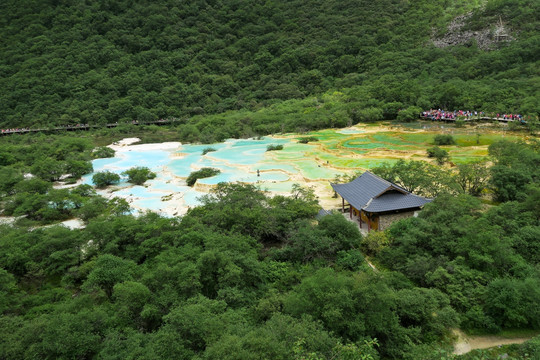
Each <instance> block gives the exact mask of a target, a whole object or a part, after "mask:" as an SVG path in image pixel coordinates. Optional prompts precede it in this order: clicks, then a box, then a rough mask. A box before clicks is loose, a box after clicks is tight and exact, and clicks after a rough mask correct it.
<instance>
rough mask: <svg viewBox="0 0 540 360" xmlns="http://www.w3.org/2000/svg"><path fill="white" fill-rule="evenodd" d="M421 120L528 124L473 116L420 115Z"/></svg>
mask: <svg viewBox="0 0 540 360" xmlns="http://www.w3.org/2000/svg"><path fill="white" fill-rule="evenodd" d="M420 119H424V120H431V121H442V122H456V121H458V120H461V121H465V122H470V121H498V122H502V123H511V122H517V123H521V124H526V123H527V122H526V121H525V120H517V119H510V118H501V117H489V116H471V117H468V118H463V117H454V118H446V117H442V118H436V117H435V116H431V115H425V116H424V115H420Z"/></svg>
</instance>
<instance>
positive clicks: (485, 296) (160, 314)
mask: <svg viewBox="0 0 540 360" xmlns="http://www.w3.org/2000/svg"><path fill="white" fill-rule="evenodd" d="M44 139H47V140H48V141H43V140H44ZM93 149H94V147H93V144H92V142H91V141H90V140H89V138H88V137H80V138H74V137H64V136H48V137H46V136H44V135H27V136H15V137H7V138H4V139H3V145H2V147H1V151H0V154H1V156H0V159H2V161H3V163H2V167H0V193H1V198H0V199H1V202H0V206H1V207H2V210H3V213H4V215H9V214H11V215H15V216H21V215H24V216H25V217H23V218H20V219H19V220H18V221H17V222H16V223H15V224H14V225H9V226H8V225H3V226H0V300H1V301H0V313H1V316H0V358H3V359H30V358H32V359H36V358H38V359H41V358H51V359H52V358H54V359H56V358H62V359H68V358H80V359H90V358H101V359H135V358H136V359H172V358H174V359H194V358H195V359H260V358H271V359H411V360H412V359H415V360H416V359H443V358H444V359H458V358H463V359H495V358H497V356H499V354H501V353H502V352H504V353H507V354H510V357H509V359H523V360H524V359H536V358H538V356H540V344H539V342H540V340H539V338H534V339H532V340H531V341H529V342H527V343H525V344H524V345H513V346H509V347H504V348H503V349H502V350H499V352H495V354H492V355H490V353H489V352H484V351H477V352H473V353H471V354H468V355H465V356H463V357H457V356H454V355H451V345H450V343H451V340H450V339H451V337H450V332H449V330H450V329H451V328H454V327H460V328H462V329H465V330H468V331H477V332H481V333H497V332H499V331H501V330H510V331H515V330H516V329H529V330H536V331H538V330H540V322H539V319H540V314H539V313H538V309H540V291H539V289H540V273H539V269H538V264H539V263H540V246H539V243H538V239H539V238H540V208H539V204H540V201H539V198H540V188H539V185H538V184H539V179H540V173H539V169H540V166H539V165H540V146H539V144H538V142H534V141H532V142H530V143H512V142H508V141H502V142H496V143H494V144H492V145H491V146H490V148H489V153H490V163H489V166H488V167H486V166H487V165H486V164H483V165H482V168H478V167H477V166H478V164H473V165H474V166H472V167H470V168H467V169H465V170H463V169H459V170H460V174H461V172H462V171H463V176H465V175H467V176H468V179H469V181H470V182H471V183H474V179H475V178H484V177H485V176H486V172H487V174H488V176H487V177H488V181H486V182H482V183H481V184H482V185H481V186H482V188H481V190H477V189H476V190H474V191H472V188H469V190H470V191H467V192H470V193H478V192H479V193H485V192H486V191H488V192H491V193H492V197H493V199H494V200H497V201H498V203H492V204H486V203H485V202H484V203H483V202H481V201H480V200H479V199H478V198H475V197H472V196H471V195H467V194H461V195H457V196H456V195H453V194H452V191H450V190H451V187H449V188H448V191H445V190H442V191H441V190H440V189H439V196H438V197H437V199H436V200H435V201H434V202H433V203H432V204H429V205H426V207H425V209H424V211H423V212H421V214H420V216H419V217H418V218H410V219H405V220H402V221H400V222H397V223H395V224H394V225H393V226H392V227H391V228H390V229H389V230H387V231H385V232H372V233H370V235H368V236H365V237H363V236H362V235H361V234H360V233H359V231H358V228H357V227H356V226H355V225H354V224H352V223H350V222H348V221H347V220H346V219H345V218H344V217H343V216H342V215H341V214H333V215H329V216H326V217H323V218H319V219H317V218H316V217H315V215H316V214H317V211H318V209H319V206H318V204H317V198H316V195H315V194H314V193H313V192H312V191H311V190H309V189H305V188H301V187H299V186H297V187H294V189H293V193H292V194H291V196H274V197H270V196H268V194H266V193H264V192H263V191H261V190H260V189H258V188H256V187H254V186H251V185H240V184H225V183H222V184H220V185H218V187H217V188H216V189H214V190H213V191H212V192H211V193H210V194H209V195H207V196H205V197H204V199H203V205H202V206H200V207H196V208H193V209H191V210H190V211H189V212H188V214H187V215H185V216H184V217H182V218H181V219H178V218H162V217H160V216H158V215H156V214H153V213H148V214H146V215H143V216H140V217H134V216H132V215H130V213H129V206H128V204H127V203H126V202H125V201H123V200H119V199H113V200H106V199H104V198H102V197H100V196H98V195H96V193H95V190H94V189H93V188H92V187H91V186H88V185H80V186H77V187H75V188H72V189H53V188H52V186H51V185H52V181H54V180H56V178H57V177H58V176H57V175H56V176H54V178H53V177H52V176H51V175H50V173H49V172H47V171H43V168H48V169H57V174H63V173H65V172H67V171H70V170H68V167H69V166H72V167H73V164H75V163H82V164H86V163H87V161H88V160H90V159H91V158H93V157H96V156H98V155H103V156H111V155H112V154H111V153H110V152H107V151H103V148H100V147H97V148H95V150H93ZM36 154H39V156H38V157H37V159H36V156H37V155H36ZM426 166H427V165H422V164H421V163H420V162H405V163H396V164H395V165H393V166H389V165H383V166H381V167H380V168H376V169H373V171H375V172H377V173H379V174H381V175H383V176H386V177H387V178H389V179H391V180H393V181H396V182H398V183H400V184H401V185H403V186H404V187H407V188H410V187H413V186H416V187H417V189H418V190H419V191H430V189H431V187H432V186H433V184H430V183H429V182H421V183H418V180H419V179H420V178H421V177H422V175H421V174H422V172H421V171H420V170H422V169H424V170H422V171H426V172H431V170H432V168H431V167H434V166H436V165H429V166H430V168H429V169H428V168H427V167H426ZM78 168H81V169H84V170H81V171H80V173H79V174H78V175H74V176H75V177H77V176H80V174H81V173H84V172H88V171H91V167H90V169H89V168H88V167H86V166H80V167H77V169H78ZM430 169H431V170H430ZM27 172H31V173H32V174H34V175H35V176H34V177H33V178H28V177H24V176H23V175H24V174H25V173H27ZM419 174H420V175H419ZM67 181H70V179H67ZM445 193H446V194H445ZM72 217H79V218H81V219H82V220H84V221H85V224H86V227H85V228H84V229H79V230H69V229H66V228H63V227H59V226H53V227H40V226H39V225H40V224H47V223H50V222H54V221H59V220H64V219H68V218H72ZM365 256H369V258H370V260H371V261H372V262H373V263H374V264H375V266H376V267H377V270H373V269H372V268H371V267H370V266H368V264H367V262H366V258H365ZM501 351H502V352H501Z"/></svg>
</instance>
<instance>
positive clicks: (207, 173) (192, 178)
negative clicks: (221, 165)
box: [186, 168, 221, 186]
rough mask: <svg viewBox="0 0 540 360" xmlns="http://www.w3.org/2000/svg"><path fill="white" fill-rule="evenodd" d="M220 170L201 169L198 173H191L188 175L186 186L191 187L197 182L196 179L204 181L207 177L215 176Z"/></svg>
mask: <svg viewBox="0 0 540 360" xmlns="http://www.w3.org/2000/svg"><path fill="white" fill-rule="evenodd" d="M220 172H221V170H219V169H214V168H202V169H201V170H198V171H193V172H192V173H191V174H189V176H188V178H187V180H186V183H187V185H188V186H193V185H195V183H196V182H197V180H198V179H204V178H207V177H212V176H215V175H217V174H219V173H220Z"/></svg>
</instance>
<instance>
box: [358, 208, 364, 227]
mask: <svg viewBox="0 0 540 360" xmlns="http://www.w3.org/2000/svg"><path fill="white" fill-rule="evenodd" d="M362 211H364V210H360V213H359V214H358V223H359V224H360V229H361V228H362Z"/></svg>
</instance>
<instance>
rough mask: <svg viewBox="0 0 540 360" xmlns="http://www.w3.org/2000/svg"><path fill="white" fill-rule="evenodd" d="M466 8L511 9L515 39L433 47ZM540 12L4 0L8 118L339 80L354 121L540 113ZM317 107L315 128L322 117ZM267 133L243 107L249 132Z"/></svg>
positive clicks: (160, 109)
mask: <svg viewBox="0 0 540 360" xmlns="http://www.w3.org/2000/svg"><path fill="white" fill-rule="evenodd" d="M468 12H472V17H470V18H469V19H468V20H467V24H466V28H465V30H471V31H473V30H479V29H485V28H491V29H493V27H494V25H495V23H496V22H497V21H498V20H499V16H500V17H501V18H502V19H503V21H504V22H505V24H506V26H507V28H508V29H509V30H508V31H509V33H510V35H511V36H512V38H513V39H514V40H513V41H510V42H501V43H497V44H493V47H492V50H491V51H487V50H482V49H480V48H479V47H478V46H477V45H476V42H475V41H474V40H471V41H469V42H468V43H465V44H463V45H459V46H451V47H447V48H437V47H435V46H434V45H433V43H432V41H431V40H430V37H433V36H443V35H444V33H445V31H446V27H447V26H448V24H450V22H451V21H452V19H453V18H454V17H455V16H457V15H462V14H465V13H468ZM539 14H540V5H539V3H538V2H537V1H534V0H487V1H459V0H453V1H447V0H435V1H434V0H416V1H409V0H399V1H398V0H378V1H369V0H345V1H339V2H335V1H318V0H312V1H303V0H295V1H251V0H250V1H246V0H234V1H219V0H208V1H203V0H201V1H187V2H178V1H170V0H165V1H159V2H155V1H133V0H124V1H82V2H81V1H73V0H48V1H37V0H23V1H15V0H6V1H2V2H1V3H0V38H1V39H2V41H1V42H0V52H1V53H2V56H1V57H0V103H1V104H2V106H1V107H0V128H11V127H29V126H30V127H34V126H50V125H52V124H56V125H57V124H62V125H65V124H77V123H89V124H103V123H107V122H130V121H132V120H134V119H137V120H142V121H146V120H153V119H158V118H167V117H175V118H179V119H186V118H189V117H191V116H194V115H200V114H213V113H222V112H224V111H226V110H238V109H245V110H251V111H253V110H258V109H260V108H263V107H267V106H270V105H272V104H275V103H277V102H280V101H283V100H290V99H304V98H305V97H307V96H315V97H316V96H317V95H320V94H322V93H324V92H327V91H330V93H332V92H333V91H334V90H340V91H345V90H346V92H347V93H348V94H350V96H348V98H347V99H346V102H347V104H346V105H347V106H346V109H347V112H346V113H345V115H346V117H347V118H348V119H350V120H351V121H353V122H358V121H360V120H362V119H363V118H365V117H367V118H371V119H372V120H377V119H379V118H383V117H384V118H386V119H392V118H395V117H396V116H397V111H398V110H399V109H410V110H414V111H413V112H414V113H416V112H417V110H418V109H422V108H430V107H443V108H447V109H454V108H466V109H472V110H484V111H494V112H501V113H511V112H514V113H517V112H519V113H522V114H530V115H538V113H539V112H540V107H539V103H538V98H539V95H540V94H539V87H538V82H539V73H538V69H539V68H540V66H539V63H538V61H539V57H538V54H539V53H540V45H539V44H540V35H539V33H538V27H539V24H540V21H539ZM313 117H314V119H308V121H306V124H305V127H307V128H314V127H317V126H319V125H317V124H312V122H314V123H317V122H324V121H321V120H319V119H318V118H317V116H316V114H315V115H314V116H313ZM339 118H341V116H340V117H339ZM197 130H198V131H203V130H204V126H198V129H197ZM265 131H268V130H267V129H257V130H255V129H253V128H252V126H251V124H250V123H249V119H246V121H245V122H244V123H243V129H242V132H241V134H243V133H246V134H249V133H250V132H265Z"/></svg>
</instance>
